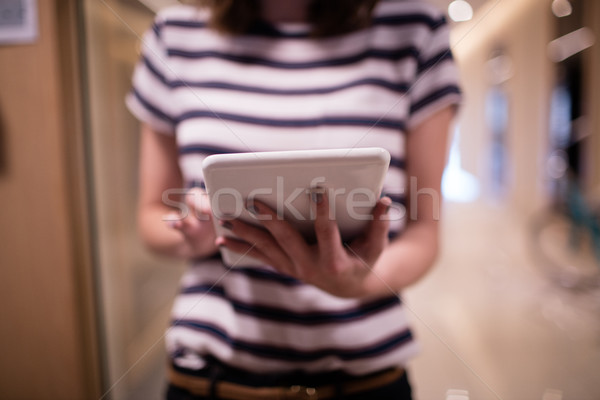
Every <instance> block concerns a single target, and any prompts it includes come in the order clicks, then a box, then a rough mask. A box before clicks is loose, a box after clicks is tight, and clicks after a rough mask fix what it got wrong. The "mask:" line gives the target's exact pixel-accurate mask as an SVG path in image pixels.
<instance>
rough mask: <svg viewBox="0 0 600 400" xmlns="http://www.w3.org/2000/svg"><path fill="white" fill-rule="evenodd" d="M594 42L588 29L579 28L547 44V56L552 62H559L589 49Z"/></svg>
mask: <svg viewBox="0 0 600 400" xmlns="http://www.w3.org/2000/svg"><path fill="white" fill-rule="evenodd" d="M594 41H595V37H594V32H592V30H591V29H590V28H586V27H583V28H579V29H577V30H576V31H573V32H571V33H567V34H566V35H564V36H561V37H559V38H558V39H554V40H553V41H551V42H550V43H548V55H549V56H550V59H551V60H552V61H554V62H561V61H563V60H566V59H567V58H569V57H571V56H572V55H574V54H577V53H579V52H580V51H583V50H585V49H587V48H588V47H591V46H592V45H593V44H594Z"/></svg>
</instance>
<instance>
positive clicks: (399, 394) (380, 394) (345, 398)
mask: <svg viewBox="0 0 600 400" xmlns="http://www.w3.org/2000/svg"><path fill="white" fill-rule="evenodd" d="M224 380H227V378H224ZM317 386H318V385H317ZM166 399H167V400H211V397H203V396H194V395H193V394H190V393H189V392H188V391H186V390H185V389H181V388H178V387H176V386H173V385H169V386H168V389H167V394H166ZM371 399H377V400H411V399H412V395H411V387H410V383H409V381H408V377H407V374H406V373H404V375H402V376H401V377H400V378H398V379H397V380H396V381H394V382H392V383H390V384H388V385H385V386H382V387H379V388H376V389H372V390H368V391H365V392H361V393H355V394H352V395H342V396H338V397H335V400H371ZM212 400H218V398H212Z"/></svg>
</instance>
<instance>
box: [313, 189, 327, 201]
mask: <svg viewBox="0 0 600 400" xmlns="http://www.w3.org/2000/svg"><path fill="white" fill-rule="evenodd" d="M324 193H325V189H323V188H319V187H317V188H313V189H311V191H310V199H311V200H312V201H313V203H315V204H321V203H322V202H323V194H324Z"/></svg>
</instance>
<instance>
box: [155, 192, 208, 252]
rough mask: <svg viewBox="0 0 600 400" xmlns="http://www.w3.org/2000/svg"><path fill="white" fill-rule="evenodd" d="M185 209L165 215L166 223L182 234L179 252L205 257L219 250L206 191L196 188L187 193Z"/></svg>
mask: <svg viewBox="0 0 600 400" xmlns="http://www.w3.org/2000/svg"><path fill="white" fill-rule="evenodd" d="M185 205H186V206H187V207H186V208H185V209H183V210H180V212H178V213H176V212H172V213H167V214H166V215H164V216H163V221H165V223H166V225H167V226H168V227H169V228H171V229H173V230H175V231H177V232H178V233H179V234H180V235H181V236H182V238H181V239H182V241H181V243H180V248H179V249H178V253H179V254H180V255H182V256H184V257H186V258H203V257H208V256H211V255H213V254H214V253H216V252H217V251H218V247H217V245H216V244H215V239H216V234H215V230H214V226H213V221H212V211H211V208H210V200H209V198H208V194H207V193H206V191H204V190H202V189H200V188H194V189H191V190H190V191H188V192H187V193H186V195H185Z"/></svg>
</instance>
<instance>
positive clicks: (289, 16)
mask: <svg viewBox="0 0 600 400" xmlns="http://www.w3.org/2000/svg"><path fill="white" fill-rule="evenodd" d="M309 3H310V0H260V6H261V16H262V18H263V19H265V20H266V21H269V22H306V21H307V19H308V5H309Z"/></svg>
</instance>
